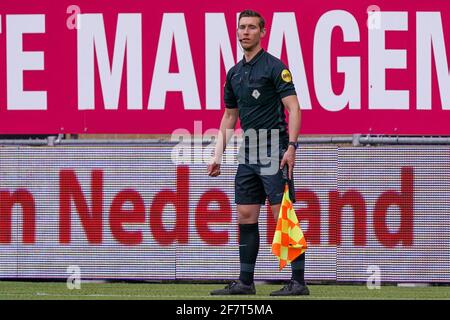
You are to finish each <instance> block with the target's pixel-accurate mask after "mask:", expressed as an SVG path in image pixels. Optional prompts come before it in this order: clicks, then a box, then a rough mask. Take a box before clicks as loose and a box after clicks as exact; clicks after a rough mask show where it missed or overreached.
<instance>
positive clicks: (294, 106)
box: [280, 95, 301, 179]
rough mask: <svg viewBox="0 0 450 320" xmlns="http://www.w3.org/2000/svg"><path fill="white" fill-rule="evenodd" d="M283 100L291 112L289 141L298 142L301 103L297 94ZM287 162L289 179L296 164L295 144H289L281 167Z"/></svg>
mask: <svg viewBox="0 0 450 320" xmlns="http://www.w3.org/2000/svg"><path fill="white" fill-rule="evenodd" d="M281 101H282V102H283V105H284V107H285V108H286V109H287V110H288V112H289V122H288V127H289V141H294V142H297V139H298V134H299V131H300V122H301V115H300V105H299V103H298V99H297V96H296V95H290V96H287V97H284V98H283V99H282V100H281ZM285 164H287V165H288V168H289V179H292V173H293V171H294V165H295V148H294V147H293V146H289V147H288V149H287V151H286V153H285V154H284V156H283V159H282V160H281V164H280V169H282V168H283V167H284V165H285Z"/></svg>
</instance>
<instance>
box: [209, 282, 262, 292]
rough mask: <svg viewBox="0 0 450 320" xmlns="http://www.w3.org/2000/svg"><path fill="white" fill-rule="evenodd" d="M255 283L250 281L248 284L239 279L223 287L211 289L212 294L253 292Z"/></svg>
mask: <svg viewBox="0 0 450 320" xmlns="http://www.w3.org/2000/svg"><path fill="white" fill-rule="evenodd" d="M255 293H256V290H255V284H254V283H252V284H250V285H246V284H244V283H243V282H242V281H240V280H237V281H236V280H235V281H232V282H231V283H230V284H228V285H227V286H226V287H225V288H223V289H218V290H214V291H211V295H212V296H221V295H228V294H255Z"/></svg>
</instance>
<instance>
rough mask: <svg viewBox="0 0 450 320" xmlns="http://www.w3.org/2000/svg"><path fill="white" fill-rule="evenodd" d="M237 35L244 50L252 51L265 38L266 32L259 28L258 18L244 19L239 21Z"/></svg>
mask: <svg viewBox="0 0 450 320" xmlns="http://www.w3.org/2000/svg"><path fill="white" fill-rule="evenodd" d="M237 34H238V38H239V40H240V43H241V46H242V48H243V49H244V50H252V49H253V48H255V47H256V46H257V45H258V44H259V42H260V41H261V38H262V37H264V35H265V30H261V28H260V27H259V18H258V17H243V18H241V20H239V26H238V31H237Z"/></svg>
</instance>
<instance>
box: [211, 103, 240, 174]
mask: <svg viewBox="0 0 450 320" xmlns="http://www.w3.org/2000/svg"><path fill="white" fill-rule="evenodd" d="M238 117H239V113H238V108H225V112H224V114H223V117H222V121H221V122H220V129H219V133H218V134H217V139H216V147H215V150H214V157H213V159H212V162H211V163H210V164H209V165H208V175H210V176H211V177H217V176H218V175H219V174H220V163H221V162H222V156H223V152H224V151H225V149H226V147H227V143H228V141H229V140H230V139H231V137H232V136H233V132H234V128H235V126H236V122H237V119H238Z"/></svg>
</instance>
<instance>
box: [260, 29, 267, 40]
mask: <svg viewBox="0 0 450 320" xmlns="http://www.w3.org/2000/svg"><path fill="white" fill-rule="evenodd" d="M265 36H266V28H262V29H261V38H264V37H265Z"/></svg>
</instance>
